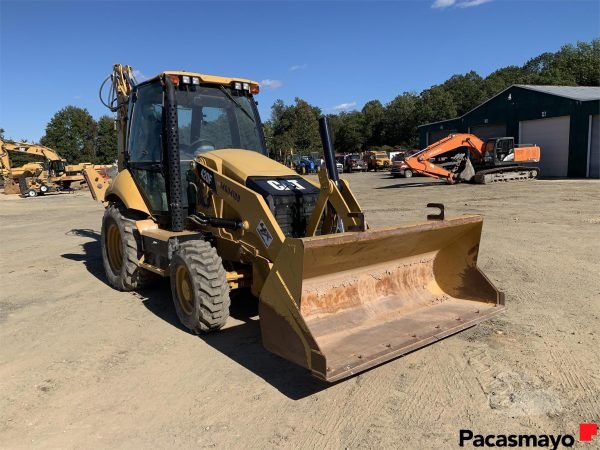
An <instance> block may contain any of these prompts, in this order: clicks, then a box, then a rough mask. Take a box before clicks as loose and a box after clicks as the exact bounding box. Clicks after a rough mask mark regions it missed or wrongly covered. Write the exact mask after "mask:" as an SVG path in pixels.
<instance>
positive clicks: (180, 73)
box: [153, 70, 259, 85]
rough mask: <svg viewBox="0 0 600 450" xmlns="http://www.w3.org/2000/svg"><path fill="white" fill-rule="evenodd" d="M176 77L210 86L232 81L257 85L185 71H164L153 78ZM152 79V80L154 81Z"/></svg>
mask: <svg viewBox="0 0 600 450" xmlns="http://www.w3.org/2000/svg"><path fill="white" fill-rule="evenodd" d="M163 74H164V75H177V76H184V75H186V76H188V77H198V78H200V81H201V82H203V83H212V84H222V85H229V84H231V83H232V82H234V81H239V82H241V83H250V84H256V85H259V83H258V82H257V81H253V80H248V79H246V78H237V77H236V78H233V77H220V76H217V75H206V74H202V73H198V72H185V71H177V70H165V71H164V72H161V73H159V74H158V75H156V76H155V77H154V78H159V77H160V76H161V75H163ZM154 78H153V79H154Z"/></svg>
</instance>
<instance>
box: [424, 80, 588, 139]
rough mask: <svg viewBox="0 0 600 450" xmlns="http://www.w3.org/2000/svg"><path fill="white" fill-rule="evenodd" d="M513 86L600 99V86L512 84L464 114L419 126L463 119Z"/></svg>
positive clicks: (578, 98) (561, 95)
mask: <svg viewBox="0 0 600 450" xmlns="http://www.w3.org/2000/svg"><path fill="white" fill-rule="evenodd" d="M513 87H518V88H521V89H529V90H531V91H538V92H542V93H544V94H550V95H556V96H557V97H563V98H568V99H571V100H579V101H582V102H586V101H593V100H600V86H542V85H537V84H512V85H510V86H509V87H507V88H506V89H504V90H502V91H500V92H498V93H497V94H496V95H494V96H492V97H490V98H488V99H487V100H486V101H485V102H483V103H480V104H479V105H477V106H476V107H475V108H473V109H471V110H470V111H467V112H466V113H464V114H463V115H462V116H459V117H455V118H453V119H446V120H439V121H437V122H430V123H424V124H423V125H418V126H417V128H421V127H426V126H428V125H435V124H438V123H444V122H450V121H452V120H457V119H461V118H463V117H465V116H468V115H469V114H470V113H472V112H473V111H475V110H476V109H477V108H479V107H481V106H483V105H485V104H486V103H487V102H489V101H490V100H493V99H494V98H496V97H498V96H499V95H501V94H503V93H504V92H506V91H508V90H509V89H511V88H513Z"/></svg>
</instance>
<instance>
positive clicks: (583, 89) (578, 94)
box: [514, 84, 600, 102]
mask: <svg viewBox="0 0 600 450" xmlns="http://www.w3.org/2000/svg"><path fill="white" fill-rule="evenodd" d="M514 86H517V87H520V88H523V89H530V90H532V91H538V92H544V93H546V94H551V95H557V96H559V97H566V98H570V99H572V100H580V101H582V102H585V101H589V100H600V86H539V85H533V84H515V85H514Z"/></svg>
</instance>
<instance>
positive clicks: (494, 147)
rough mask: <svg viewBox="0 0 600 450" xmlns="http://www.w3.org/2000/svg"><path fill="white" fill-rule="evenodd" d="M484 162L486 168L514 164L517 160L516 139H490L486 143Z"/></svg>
mask: <svg viewBox="0 0 600 450" xmlns="http://www.w3.org/2000/svg"><path fill="white" fill-rule="evenodd" d="M483 160H484V163H485V165H486V166H487V165H489V166H502V165H506V164H513V162H514V160H515V141H514V138H512V137H501V138H491V139H488V140H487V141H486V143H485V152H484V156H483Z"/></svg>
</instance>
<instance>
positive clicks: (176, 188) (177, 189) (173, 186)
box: [163, 75, 183, 231]
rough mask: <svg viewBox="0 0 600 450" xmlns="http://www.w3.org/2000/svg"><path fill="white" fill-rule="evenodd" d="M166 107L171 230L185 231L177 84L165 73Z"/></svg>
mask: <svg viewBox="0 0 600 450" xmlns="http://www.w3.org/2000/svg"><path fill="white" fill-rule="evenodd" d="M164 82H165V108H164V111H163V120H164V122H163V126H164V136H165V140H164V146H165V153H166V157H167V174H166V175H167V183H168V184H167V186H168V190H167V195H168V200H169V212H170V213H171V230H172V231H183V205H182V198H183V192H182V187H181V162H180V160H179V126H178V122H177V99H176V98H175V85H174V84H173V82H172V81H171V79H170V78H169V76H167V75H165V77H164Z"/></svg>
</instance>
